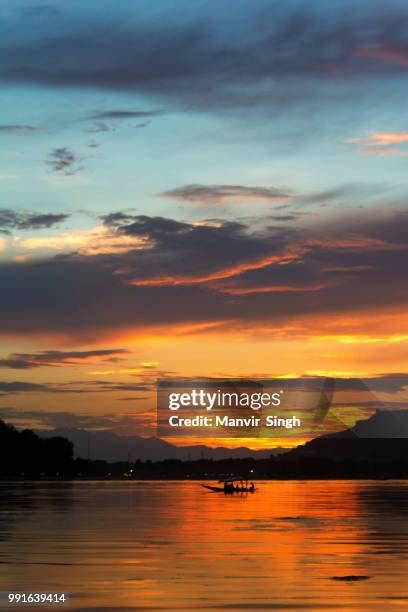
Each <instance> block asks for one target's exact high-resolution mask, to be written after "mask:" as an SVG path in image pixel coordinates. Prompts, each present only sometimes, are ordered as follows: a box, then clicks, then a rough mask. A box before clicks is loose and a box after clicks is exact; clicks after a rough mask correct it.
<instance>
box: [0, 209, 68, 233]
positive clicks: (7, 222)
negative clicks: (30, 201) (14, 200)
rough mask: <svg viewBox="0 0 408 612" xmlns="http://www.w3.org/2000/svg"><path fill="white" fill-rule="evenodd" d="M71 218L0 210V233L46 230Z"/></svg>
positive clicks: (64, 214)
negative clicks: (17, 230) (15, 230)
mask: <svg viewBox="0 0 408 612" xmlns="http://www.w3.org/2000/svg"><path fill="white" fill-rule="evenodd" d="M69 216H70V215H69V214H66V213H27V212H17V211H15V210H12V209H10V208H0V232H3V233H9V232H10V230H12V229H19V230H26V229H31V230H35V229H44V228H48V227H52V226H54V225H57V224H58V223H62V222H63V221H65V220H66V219H68V217H69Z"/></svg>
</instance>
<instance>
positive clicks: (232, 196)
mask: <svg viewBox="0 0 408 612" xmlns="http://www.w3.org/2000/svg"><path fill="white" fill-rule="evenodd" d="M161 195H162V196H164V197H166V198H171V199H172V200H181V201H184V202H191V203H193V204H205V205H217V204H225V203H226V202H228V201H229V200H241V201H248V200H267V201H275V200H278V201H281V200H286V199H288V198H290V197H291V194H290V193H289V192H287V191H285V190H282V189H279V188H276V187H249V186H246V185H184V186H183V187H177V188H176V189H170V190H168V191H164V192H163V193H162V194H161Z"/></svg>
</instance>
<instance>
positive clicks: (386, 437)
mask: <svg viewBox="0 0 408 612" xmlns="http://www.w3.org/2000/svg"><path fill="white" fill-rule="evenodd" d="M273 461H274V463H275V468H276V467H278V466H279V470H280V471H282V468H285V470H288V471H289V472H290V473H293V470H294V469H296V472H297V473H298V474H299V473H301V474H304V475H305V476H307V477H308V476H310V475H322V476H327V475H336V476H337V475H339V474H344V475H345V476H353V475H356V474H362V473H367V475H370V476H375V475H378V474H383V475H385V476H387V477H389V476H391V475H395V476H403V475H408V410H379V411H377V412H376V413H375V414H374V415H372V416H371V417H370V418H369V419H366V420H365V421H358V422H357V423H356V424H355V425H354V427H351V428H350V429H346V430H344V431H341V432H338V433H335V434H328V435H326V436H322V437H320V438H315V439H314V440H311V441H310V442H307V443H306V444H304V445H302V446H298V447H297V448H295V449H293V450H291V451H289V452H287V453H285V455H282V456H281V457H278V458H276V459H275V460H273ZM295 466H296V468H295Z"/></svg>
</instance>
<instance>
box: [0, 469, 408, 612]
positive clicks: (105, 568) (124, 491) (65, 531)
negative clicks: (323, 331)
mask: <svg viewBox="0 0 408 612" xmlns="http://www.w3.org/2000/svg"><path fill="white" fill-rule="evenodd" d="M259 486H260V490H259V492H257V493H256V494H254V495H250V496H247V497H244V496H242V497H241V496H224V495H222V494H217V493H210V492H208V493H207V492H205V491H204V490H203V489H202V488H201V487H199V486H198V484H197V483H191V482H166V483H159V482H141V483H138V482H95V483H85V482H78V483H57V484H54V483H30V484H28V485H26V484H22V483H17V484H7V483H0V564H1V567H2V572H1V575H0V590H1V591H6V590H7V589H13V590H36V591H40V590H42V591H65V592H68V593H70V594H71V597H72V599H71V602H70V605H71V606H72V607H82V608H88V609H91V608H94V609H103V608H109V607H110V608H111V609H119V608H120V606H124V607H126V606H131V607H134V608H135V609H172V610H174V609H187V610H192V609H199V608H207V609H208V608H211V609H220V610H222V609H237V610H238V609H244V608H245V609H250V610H251V609H252V610H255V609H258V608H259V609H268V608H269V609H292V608H293V609H303V610H305V609H319V608H320V609H329V608H333V609H339V610H341V609H347V608H350V609H354V610H367V609H370V610H371V609H379V610H384V609H389V608H390V607H392V606H394V605H395V606H396V605H399V607H401V605H404V602H405V603H406V598H407V597H408V588H405V586H404V582H405V576H406V573H407V570H408V561H407V546H406V545H407V538H408V525H407V521H406V514H407V508H408V506H407V502H408V486H407V484H405V482H396V481H389V482H369V481H366V482H350V481H348V482H345V481H337V482H335V481H331V482H325V481H316V482H299V481H292V482H265V483H260V485H259Z"/></svg>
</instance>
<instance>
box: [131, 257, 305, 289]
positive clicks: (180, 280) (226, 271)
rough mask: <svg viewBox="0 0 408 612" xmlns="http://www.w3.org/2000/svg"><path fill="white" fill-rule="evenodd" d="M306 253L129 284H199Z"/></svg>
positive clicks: (145, 285) (290, 260)
mask: <svg viewBox="0 0 408 612" xmlns="http://www.w3.org/2000/svg"><path fill="white" fill-rule="evenodd" d="M303 253H304V249H303V248H297V249H292V250H290V251H288V252H287V253H285V254H282V255H268V256H267V257H263V258H261V259H258V260H256V261H252V262H247V263H245V262H244V263H240V264H237V265H235V266H230V267H229V268H223V269H222V270H216V271H214V272H210V273H209V274H204V275H201V276H160V277H157V278H147V279H142V280H131V281H129V283H128V284H129V285H133V286H135V287H160V286H164V285H171V286H174V285H197V284H199V283H208V282H211V281H216V280H223V279H225V278H231V277H234V276H239V275H240V274H243V273H244V272H249V271H251V270H260V269H262V268H267V267H268V266H270V265H272V264H275V265H287V264H289V263H293V262H294V261H297V260H298V259H299V258H300V256H301V255H302V254H303Z"/></svg>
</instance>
